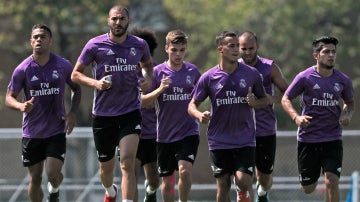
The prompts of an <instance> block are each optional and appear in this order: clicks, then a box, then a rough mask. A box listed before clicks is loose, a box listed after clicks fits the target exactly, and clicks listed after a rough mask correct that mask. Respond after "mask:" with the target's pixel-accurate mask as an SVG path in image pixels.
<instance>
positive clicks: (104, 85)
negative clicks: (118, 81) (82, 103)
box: [95, 75, 112, 90]
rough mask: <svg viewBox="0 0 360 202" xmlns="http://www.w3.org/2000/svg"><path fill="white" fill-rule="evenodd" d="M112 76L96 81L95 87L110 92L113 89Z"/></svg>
mask: <svg viewBox="0 0 360 202" xmlns="http://www.w3.org/2000/svg"><path fill="white" fill-rule="evenodd" d="M111 79H112V78H111V75H107V76H104V77H103V78H101V79H100V80H98V81H96V84H95V87H96V89H98V90H108V89H110V88H111V87H112V81H111Z"/></svg>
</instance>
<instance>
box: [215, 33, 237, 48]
mask: <svg viewBox="0 0 360 202" xmlns="http://www.w3.org/2000/svg"><path fill="white" fill-rule="evenodd" d="M226 37H236V38H237V37H238V35H237V34H236V33H235V32H232V31H222V32H220V33H219V34H218V35H217V36H216V38H215V42H216V46H219V45H223V44H224V41H225V38H226Z"/></svg>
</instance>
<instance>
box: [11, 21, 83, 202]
mask: <svg viewBox="0 0 360 202" xmlns="http://www.w3.org/2000/svg"><path fill="white" fill-rule="evenodd" d="M30 44H31V47H32V49H33V52H32V55H31V56H29V57H27V58H26V59H25V60H24V61H22V62H21V63H20V64H19V65H18V66H17V67H16V68H15V70H14V72H13V74H12V77H11V81H10V83H9V86H8V90H7V93H6V97H5V104H6V106H8V107H10V108H13V109H16V110H19V111H21V112H23V115H24V118H23V124H22V129H23V134H22V136H23V137H22V162H23V165H24V167H27V168H28V173H29V177H30V178H29V186H28V195H29V198H30V201H42V199H43V196H44V193H43V191H42V188H41V183H42V174H43V170H44V166H45V172H46V175H47V178H48V191H49V196H48V201H49V202H56V201H59V189H60V184H61V182H62V180H63V174H62V173H61V169H62V166H63V165H64V159H65V153H66V135H65V134H70V133H71V132H72V130H73V128H74V126H75V122H76V116H75V112H76V111H77V109H78V107H79V104H80V99H81V89H80V86H79V85H77V84H75V83H73V82H72V81H71V72H72V70H73V66H72V64H71V63H70V62H69V61H68V60H66V59H64V58H62V57H60V56H58V55H55V54H53V53H51V50H50V49H51V44H52V32H51V30H50V28H49V27H47V26H46V25H43V24H36V25H34V26H33V27H32V31H31V38H30ZM66 84H67V85H68V86H69V87H70V89H71V92H72V94H71V106H70V110H69V112H68V113H67V114H66V112H65V104H64V96H65V91H66V90H65V89H66ZM22 90H23V92H24V99H25V101H24V102H19V101H18V100H17V97H18V95H19V93H20V92H21V91H22Z"/></svg>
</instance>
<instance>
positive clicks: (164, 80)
mask: <svg viewBox="0 0 360 202" xmlns="http://www.w3.org/2000/svg"><path fill="white" fill-rule="evenodd" d="M171 82H172V80H171V78H169V77H165V75H163V77H162V79H161V84H160V89H161V91H162V92H163V91H164V90H166V89H168V88H169V86H170V84H171Z"/></svg>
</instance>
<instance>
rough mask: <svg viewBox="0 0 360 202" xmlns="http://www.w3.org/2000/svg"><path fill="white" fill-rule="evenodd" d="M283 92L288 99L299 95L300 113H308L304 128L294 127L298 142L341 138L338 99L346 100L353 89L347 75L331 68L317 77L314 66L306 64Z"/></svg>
mask: <svg viewBox="0 0 360 202" xmlns="http://www.w3.org/2000/svg"><path fill="white" fill-rule="evenodd" d="M285 94H286V95H287V96H288V97H289V99H294V98H296V97H297V96H299V95H301V104H300V106H301V115H308V116H311V117H312V119H311V120H310V125H309V126H308V127H307V128H299V129H298V141H300V142H309V143H313V142H327V141H334V140H340V139H342V127H341V124H340V122H339V118H340V115H341V107H340V105H339V104H340V99H343V100H344V101H350V100H352V99H353V97H354V89H353V86H352V83H351V80H350V79H349V77H348V76H346V75H345V74H343V73H341V72H340V71H338V70H334V72H333V74H332V75H331V76H329V77H323V76H321V75H320V74H319V73H318V72H317V71H316V67H315V66H313V67H309V68H307V69H306V70H305V71H303V72H300V73H299V74H298V75H296V77H295V78H294V80H293V82H292V83H291V84H290V86H289V87H288V89H287V90H286V92H285Z"/></svg>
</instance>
